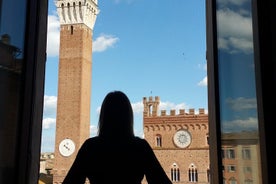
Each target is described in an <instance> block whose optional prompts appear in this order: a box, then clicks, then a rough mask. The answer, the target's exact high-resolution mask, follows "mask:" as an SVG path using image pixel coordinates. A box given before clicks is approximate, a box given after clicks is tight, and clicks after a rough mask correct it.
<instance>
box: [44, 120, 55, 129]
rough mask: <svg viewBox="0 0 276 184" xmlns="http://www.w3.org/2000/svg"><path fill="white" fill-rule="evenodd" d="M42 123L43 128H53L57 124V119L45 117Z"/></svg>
mask: <svg viewBox="0 0 276 184" xmlns="http://www.w3.org/2000/svg"><path fill="white" fill-rule="evenodd" d="M42 125H43V129H50V128H53V126H55V125H56V119H54V118H44V119H43V123H42Z"/></svg>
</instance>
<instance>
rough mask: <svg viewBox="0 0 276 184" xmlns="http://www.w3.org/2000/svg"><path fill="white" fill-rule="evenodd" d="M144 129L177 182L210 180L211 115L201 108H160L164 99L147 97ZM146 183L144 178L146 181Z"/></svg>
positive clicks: (163, 164)
mask: <svg viewBox="0 0 276 184" xmlns="http://www.w3.org/2000/svg"><path fill="white" fill-rule="evenodd" d="M143 104H144V115H143V123H144V125H143V128H144V136H145V139H146V140H147V141H148V142H149V144H150V145H151V147H152V149H153V151H154V153H155V154H156V156H157V158H158V160H159V161H160V163H161V165H162V167H163V169H164V170H165V172H166V173H167V175H168V177H169V178H170V179H171V181H173V182H177V183H181V184H188V183H191V182H195V183H202V184H208V183H209V178H208V176H209V145H208V141H207V140H208V114H206V113H205V111H204V109H202V108H200V109H199V113H195V110H194V109H189V111H188V112H185V109H180V110H179V113H176V111H175V110H174V109H172V110H170V112H169V113H168V114H167V113H166V110H162V109H161V111H160V114H159V110H158V109H159V104H160V98H159V97H158V96H156V97H155V98H153V97H149V98H148V99H147V98H146V97H144V98H143ZM145 183H146V182H145V181H144V182H143V184H145Z"/></svg>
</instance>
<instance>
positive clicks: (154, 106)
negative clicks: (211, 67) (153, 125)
mask: <svg viewBox="0 0 276 184" xmlns="http://www.w3.org/2000/svg"><path fill="white" fill-rule="evenodd" d="M143 104H144V113H143V116H144V117H157V116H179V115H183V116H185V115H207V114H206V113H205V109H204V108H199V109H198V112H196V111H195V109H194V108H191V109H188V110H187V111H186V110H185V109H179V111H178V112H176V110H175V109H171V110H169V111H167V110H161V111H160V114H158V112H159V104H160V97H159V96H155V97H154V98H153V97H152V96H150V97H149V98H147V97H143Z"/></svg>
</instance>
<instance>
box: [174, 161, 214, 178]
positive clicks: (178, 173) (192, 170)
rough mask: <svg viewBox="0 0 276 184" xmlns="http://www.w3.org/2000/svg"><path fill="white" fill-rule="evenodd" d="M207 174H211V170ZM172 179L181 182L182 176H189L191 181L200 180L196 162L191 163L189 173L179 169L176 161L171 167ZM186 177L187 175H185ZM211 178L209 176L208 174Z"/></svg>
mask: <svg viewBox="0 0 276 184" xmlns="http://www.w3.org/2000/svg"><path fill="white" fill-rule="evenodd" d="M206 173H207V175H209V171H207V172H206ZM170 175H171V180H172V181H173V182H180V181H182V179H181V176H185V175H186V176H187V178H188V180H189V182H198V172H197V168H196V167H195V165H194V164H191V165H190V166H189V168H188V172H187V173H182V172H181V170H180V169H179V167H178V165H177V164H176V163H174V164H173V165H172V167H171V173H170ZM185 178H186V177H185ZM207 178H208V179H209V176H207Z"/></svg>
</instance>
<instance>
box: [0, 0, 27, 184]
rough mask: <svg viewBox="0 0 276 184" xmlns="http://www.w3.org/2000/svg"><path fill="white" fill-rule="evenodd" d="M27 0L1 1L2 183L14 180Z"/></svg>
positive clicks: (0, 149) (0, 127) (0, 105)
mask: <svg viewBox="0 0 276 184" xmlns="http://www.w3.org/2000/svg"><path fill="white" fill-rule="evenodd" d="M25 13H26V1H22V0H1V1H0V89H1V90H0V183H14V182H13V178H14V177H13V176H14V172H15V161H16V159H15V157H16V155H15V153H16V146H17V140H16V133H17V129H18V126H19V122H18V110H19V109H18V108H19V101H20V94H21V93H20V86H21V73H22V65H23V55H24V34H25V18H26V16H25Z"/></svg>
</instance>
